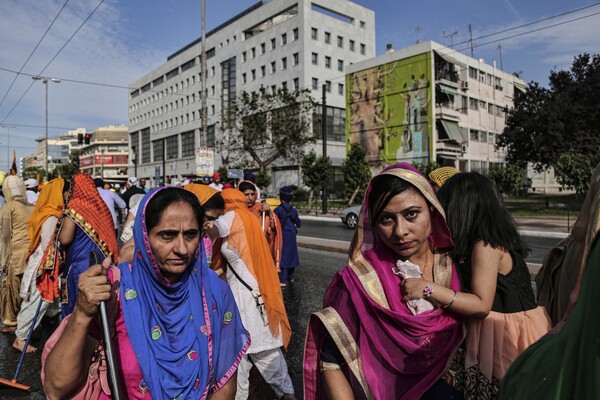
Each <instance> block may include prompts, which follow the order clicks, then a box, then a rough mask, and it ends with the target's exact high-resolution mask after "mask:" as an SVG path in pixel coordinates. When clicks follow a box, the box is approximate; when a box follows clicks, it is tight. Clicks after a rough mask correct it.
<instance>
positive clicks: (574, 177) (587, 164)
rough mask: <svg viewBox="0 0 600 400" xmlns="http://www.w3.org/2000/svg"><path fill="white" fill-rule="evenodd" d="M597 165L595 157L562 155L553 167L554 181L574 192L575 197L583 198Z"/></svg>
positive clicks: (574, 154)
mask: <svg viewBox="0 0 600 400" xmlns="http://www.w3.org/2000/svg"><path fill="white" fill-rule="evenodd" d="M597 163H598V156H597V155H596V156H595V157H586V156H584V155H582V154H578V153H571V152H568V153H563V154H561V155H560V158H559V159H558V161H557V162H556V164H555V165H554V173H555V174H556V180H557V181H558V183H560V184H561V186H562V187H564V188H567V189H571V190H575V192H576V193H577V196H579V197H583V196H584V195H585V193H586V192H587V190H588V186H589V183H590V178H591V177H592V174H593V172H594V168H595V167H596V164H597Z"/></svg>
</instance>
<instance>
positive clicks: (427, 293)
mask: <svg viewBox="0 0 600 400" xmlns="http://www.w3.org/2000/svg"><path fill="white" fill-rule="evenodd" d="M432 293H433V288H432V287H431V286H429V285H427V286H425V287H424V288H423V298H424V299H426V298H428V297H431V294H432Z"/></svg>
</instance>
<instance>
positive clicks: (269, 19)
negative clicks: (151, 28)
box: [129, 0, 375, 188]
mask: <svg viewBox="0 0 600 400" xmlns="http://www.w3.org/2000/svg"><path fill="white" fill-rule="evenodd" d="M200 52H201V42H200V39H198V40H196V41H194V42H192V43H190V44H189V45H188V46H186V47H184V48H182V49H180V50H178V51H177V52H175V53H174V54H173V55H171V56H170V57H168V59H167V61H166V62H165V64H163V65H162V66H160V67H158V68H156V69H155V70H153V71H151V72H149V73H147V74H146V75H144V76H143V77H141V78H139V79H137V80H136V81H135V82H133V83H132V84H131V85H130V87H131V88H132V89H131V90H130V93H129V134H130V146H131V156H132V158H131V159H132V163H130V165H129V170H130V171H132V170H136V171H137V176H138V177H143V178H146V179H149V180H150V181H151V185H152V186H155V185H156V184H157V183H158V181H159V180H160V178H159V176H161V175H162V173H163V170H164V171H165V172H166V175H167V182H169V179H175V178H177V179H180V178H182V177H185V176H193V175H194V172H195V167H196V162H195V152H196V150H197V148H198V147H199V146H200V145H206V146H208V147H209V148H211V147H214V144H215V137H216V136H217V135H219V132H220V130H219V124H220V118H221V110H222V104H225V106H226V105H227V102H229V101H232V100H233V99H234V98H235V97H236V96H237V95H238V94H239V93H241V92H242V91H247V92H251V91H255V90H258V89H259V88H260V87H261V86H263V87H265V88H268V89H271V90H272V89H273V88H278V87H282V86H286V87H287V88H288V89H290V90H292V89H295V88H310V89H312V90H313V93H312V94H313V97H314V98H315V100H317V102H319V103H321V87H322V85H323V84H325V85H327V88H328V93H327V105H328V112H327V116H328V146H327V149H328V150H327V152H328V156H329V157H330V158H331V159H332V162H333V164H334V165H335V166H339V165H341V163H342V161H343V160H344V159H345V156H346V151H345V117H346V115H345V111H344V109H345V93H346V91H345V75H344V69H345V68H346V67H347V66H348V65H350V64H352V63H356V62H358V61H361V60H365V59H369V58H372V57H374V55H375V16H374V12H373V11H371V10H369V9H367V8H365V7H362V6H360V5H357V4H355V3H352V2H351V1H348V0H326V1H325V0H318V1H314V0H313V1H310V0H277V1H271V2H269V3H266V2H259V3H257V4H255V5H254V6H252V7H250V8H248V9H247V10H245V11H243V12H241V13H240V14H238V15H236V16H235V17H233V18H231V19H230V20H228V21H225V22H224V23H222V24H221V25H219V26H218V27H216V28H215V29H213V30H212V31H210V32H208V33H207V34H206V54H207V71H206V73H207V87H206V90H207V114H208V121H207V125H208V129H207V143H200V140H201V139H200V105H201V102H200ZM329 107H331V108H329ZM317 112H321V109H320V108H319V109H318V110H317ZM315 129H317V131H318V132H320V131H321V127H320V125H319V124H315ZM165 147H166V149H165ZM321 148H322V143H321V141H319V142H318V143H316V144H315V150H316V152H317V153H318V154H320V153H321ZM165 150H166V151H165ZM165 156H166V159H165V160H163V158H164V157H165ZM163 161H164V162H163ZM134 163H135V164H134ZM163 164H164V166H163ZM220 165H221V158H220V157H219V155H218V154H216V155H215V168H218V167H219V166H220ZM157 178H158V179H157ZM273 178H274V179H273V187H274V188H278V187H280V186H282V185H284V184H296V185H300V184H301V181H300V177H299V173H298V167H297V166H295V165H292V166H289V165H281V164H278V165H276V166H274V168H273Z"/></svg>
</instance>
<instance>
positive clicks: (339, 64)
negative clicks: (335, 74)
mask: <svg viewBox="0 0 600 400" xmlns="http://www.w3.org/2000/svg"><path fill="white" fill-rule="evenodd" d="M338 71H344V60H338Z"/></svg>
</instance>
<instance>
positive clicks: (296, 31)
mask: <svg viewBox="0 0 600 400" xmlns="http://www.w3.org/2000/svg"><path fill="white" fill-rule="evenodd" d="M292 32H293V35H294V40H298V37H299V36H300V34H299V31H298V28H294V30H293V31H292Z"/></svg>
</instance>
